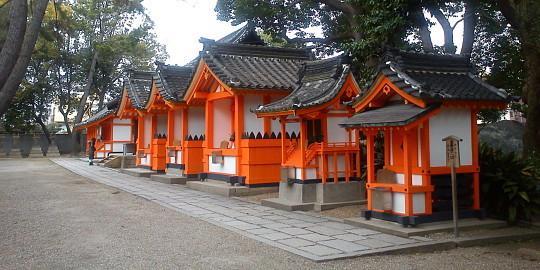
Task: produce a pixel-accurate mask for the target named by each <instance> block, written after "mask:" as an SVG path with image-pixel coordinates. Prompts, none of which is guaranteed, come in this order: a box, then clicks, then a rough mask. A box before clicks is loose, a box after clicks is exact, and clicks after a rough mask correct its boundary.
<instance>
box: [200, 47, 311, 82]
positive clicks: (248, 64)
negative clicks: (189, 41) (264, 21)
mask: <svg viewBox="0 0 540 270" xmlns="http://www.w3.org/2000/svg"><path fill="white" fill-rule="evenodd" d="M203 43H204V48H203V51H202V52H201V57H202V58H203V59H204V61H205V62H206V63H207V64H208V66H209V67H210V69H211V70H212V71H213V72H214V73H215V74H216V75H217V76H218V77H219V79H220V80H221V81H223V82H224V83H225V84H227V85H229V86H231V87H234V88H241V89H284V90H293V89H294V88H295V87H296V83H297V81H298V71H299V69H300V67H301V66H302V63H303V62H305V61H306V60H309V59H310V58H311V52H310V51H309V50H308V49H291V48H275V47H267V46H256V45H246V44H228V43H218V42H213V41H208V40H204V41H203Z"/></svg>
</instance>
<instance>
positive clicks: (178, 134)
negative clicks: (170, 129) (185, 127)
mask: <svg viewBox="0 0 540 270" xmlns="http://www.w3.org/2000/svg"><path fill="white" fill-rule="evenodd" d="M170 136H174V137H173V143H174V144H175V145H180V142H181V141H182V138H183V136H184V134H182V111H175V112H174V134H173V135H170Z"/></svg>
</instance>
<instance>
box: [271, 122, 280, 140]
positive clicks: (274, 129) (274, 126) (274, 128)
mask: <svg viewBox="0 0 540 270" xmlns="http://www.w3.org/2000/svg"><path fill="white" fill-rule="evenodd" d="M270 125H271V130H272V132H274V133H275V134H276V136H277V134H278V133H280V132H281V123H279V119H277V118H276V119H274V120H271V121H270Z"/></svg>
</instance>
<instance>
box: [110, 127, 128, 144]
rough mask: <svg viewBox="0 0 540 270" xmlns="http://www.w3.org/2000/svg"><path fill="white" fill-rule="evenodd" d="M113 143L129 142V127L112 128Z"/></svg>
mask: <svg viewBox="0 0 540 270" xmlns="http://www.w3.org/2000/svg"><path fill="white" fill-rule="evenodd" d="M113 141H131V126H113Z"/></svg>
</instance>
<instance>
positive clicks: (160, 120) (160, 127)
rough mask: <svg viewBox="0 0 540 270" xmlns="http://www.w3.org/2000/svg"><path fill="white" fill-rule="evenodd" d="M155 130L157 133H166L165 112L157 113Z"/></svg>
mask: <svg viewBox="0 0 540 270" xmlns="http://www.w3.org/2000/svg"><path fill="white" fill-rule="evenodd" d="M156 118H157V130H156V132H157V133H158V134H165V135H167V136H169V134H167V115H166V114H159V115H158V116H157V117H156Z"/></svg>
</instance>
